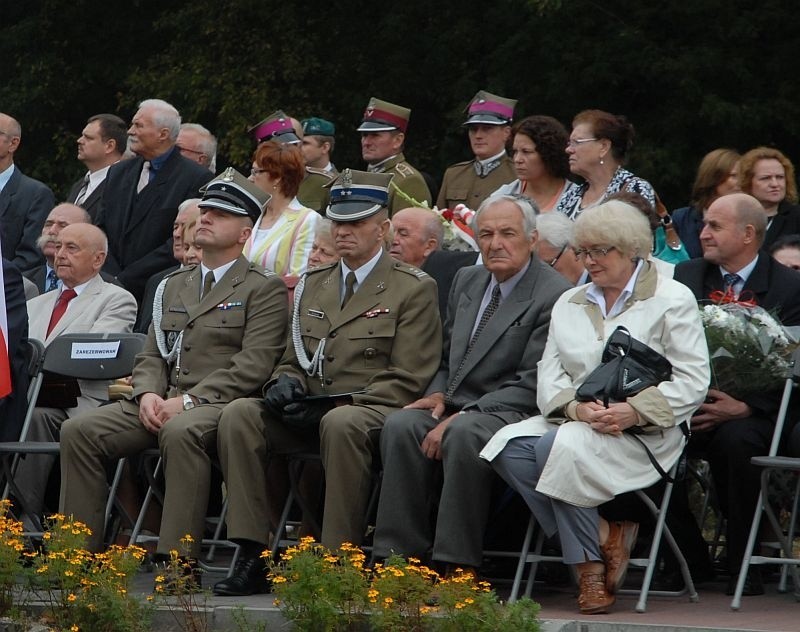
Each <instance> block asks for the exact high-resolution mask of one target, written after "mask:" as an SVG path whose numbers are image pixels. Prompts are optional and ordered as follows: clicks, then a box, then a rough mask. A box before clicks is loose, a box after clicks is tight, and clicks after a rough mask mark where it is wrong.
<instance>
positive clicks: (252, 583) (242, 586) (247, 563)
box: [214, 557, 272, 597]
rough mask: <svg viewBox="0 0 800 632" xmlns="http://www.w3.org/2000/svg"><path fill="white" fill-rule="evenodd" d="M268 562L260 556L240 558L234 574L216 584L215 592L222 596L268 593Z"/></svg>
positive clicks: (269, 583)
mask: <svg viewBox="0 0 800 632" xmlns="http://www.w3.org/2000/svg"><path fill="white" fill-rule="evenodd" d="M271 588H272V584H271V582H270V581H269V579H267V564H266V562H265V561H264V560H263V559H262V558H260V557H245V558H239V560H238V561H237V562H236V567H235V568H234V569H233V575H231V576H230V577H227V578H225V579H223V580H222V581H221V582H217V583H216V584H214V594H215V595H219V596H222V597H245V596H247V595H259V594H263V593H268V592H269V591H270V589H271Z"/></svg>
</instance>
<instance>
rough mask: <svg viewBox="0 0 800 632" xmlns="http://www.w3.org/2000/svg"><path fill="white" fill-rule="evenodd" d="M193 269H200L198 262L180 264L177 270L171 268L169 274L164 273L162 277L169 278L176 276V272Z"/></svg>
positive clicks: (180, 272)
mask: <svg viewBox="0 0 800 632" xmlns="http://www.w3.org/2000/svg"><path fill="white" fill-rule="evenodd" d="M195 269H200V264H198V263H193V264H191V265H188V266H180V267H179V268H178V269H177V270H173V271H172V272H170V273H169V274H165V275H164V278H165V279H169V278H170V277H174V276H176V275H178V274H182V273H184V272H192V271H194V270H195Z"/></svg>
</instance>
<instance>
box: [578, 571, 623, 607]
mask: <svg viewBox="0 0 800 632" xmlns="http://www.w3.org/2000/svg"><path fill="white" fill-rule="evenodd" d="M578 582H579V589H580V593H579V594H578V607H579V608H580V610H581V614H605V613H607V612H608V609H609V608H610V607H611V606H613V605H614V602H615V601H616V600H617V598H616V597H615V596H614V595H612V594H611V593H609V592H608V591H607V590H606V576H605V575H603V574H602V573H584V574H583V575H581V576H580V579H579V580H578Z"/></svg>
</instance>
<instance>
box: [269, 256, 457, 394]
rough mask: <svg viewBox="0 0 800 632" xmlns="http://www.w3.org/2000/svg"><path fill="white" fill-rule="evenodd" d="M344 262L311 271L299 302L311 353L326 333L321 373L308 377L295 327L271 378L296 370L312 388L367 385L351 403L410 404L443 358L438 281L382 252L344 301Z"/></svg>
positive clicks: (295, 374) (335, 390) (344, 389)
mask: <svg viewBox="0 0 800 632" xmlns="http://www.w3.org/2000/svg"><path fill="white" fill-rule="evenodd" d="M340 265H341V264H334V265H329V266H321V267H319V268H315V269H313V270H310V271H309V272H308V273H307V275H306V277H305V282H304V285H305V287H304V289H303V295H302V298H301V300H300V305H299V308H298V309H299V324H300V333H301V335H302V342H303V346H304V347H305V351H306V353H307V354H308V357H311V356H312V355H313V354H314V352H315V351H316V350H317V347H318V346H319V345H320V342H321V341H322V340H323V339H324V340H325V348H324V358H325V360H324V364H323V376H322V378H320V377H319V376H318V375H314V376H311V377H309V376H308V375H307V374H306V372H305V371H304V370H303V369H302V368H301V367H300V364H299V362H298V360H297V356H296V355H295V349H294V345H293V344H292V341H291V333H290V340H289V342H288V343H287V346H286V352H285V353H284V356H283V358H282V359H281V363H280V366H279V367H278V368H277V369H276V371H275V374H274V375H273V378H277V376H278V375H279V374H281V373H288V374H291V375H292V376H293V377H296V378H298V379H299V380H301V382H303V383H304V384H305V385H306V393H308V394H309V395H321V394H336V393H348V392H352V391H358V390H365V391H366V392H365V393H363V394H358V395H355V396H354V397H353V403H355V404H362V405H367V406H372V407H391V408H398V407H401V406H405V405H406V404H408V403H410V402H412V401H414V400H415V399H417V398H418V397H419V396H420V395H421V394H422V392H423V391H424V389H425V387H426V386H427V385H428V382H429V381H430V380H431V378H432V377H433V375H434V373H435V372H436V369H437V368H438V366H439V361H440V358H441V351H442V328H441V323H440V320H439V308H438V302H437V298H436V283H435V282H434V281H433V279H431V277H429V276H428V275H427V274H425V273H424V272H422V271H421V270H418V269H417V268H414V267H411V266H409V265H406V264H404V263H400V262H399V261H395V260H394V259H392V258H391V257H390V256H389V255H388V254H386V253H384V254H383V255H382V256H381V258H380V259H379V260H378V263H377V264H376V265H375V267H374V268H373V269H372V272H370V274H369V275H368V276H367V278H366V279H365V280H364V283H362V284H361V286H359V288H358V290H357V291H356V293H355V294H354V295H353V297H352V298H351V299H350V301H349V302H348V303H347V305H345V307H344V308H341V307H340V303H341V299H340V296H342V272H341V268H340Z"/></svg>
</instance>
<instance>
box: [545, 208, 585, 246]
mask: <svg viewBox="0 0 800 632" xmlns="http://www.w3.org/2000/svg"><path fill="white" fill-rule="evenodd" d="M574 229H575V224H574V223H573V221H572V220H571V219H570V218H569V217H567V216H566V215H564V214H563V213H558V212H556V211H554V212H552V213H542V214H541V215H539V217H537V218H536V233H537V235H538V237H539V240H540V241H546V242H547V243H548V244H550V245H551V246H553V248H566V247H567V246H570V245H571V244H572V235H573V232H574Z"/></svg>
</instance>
